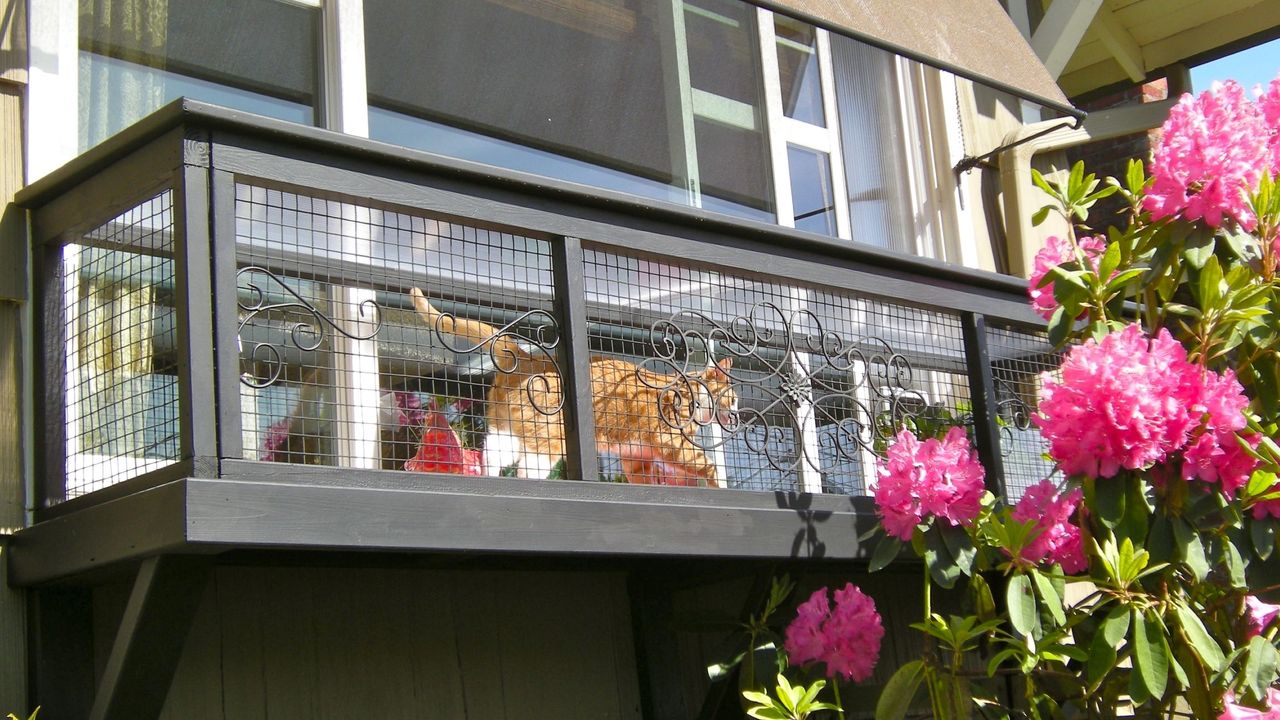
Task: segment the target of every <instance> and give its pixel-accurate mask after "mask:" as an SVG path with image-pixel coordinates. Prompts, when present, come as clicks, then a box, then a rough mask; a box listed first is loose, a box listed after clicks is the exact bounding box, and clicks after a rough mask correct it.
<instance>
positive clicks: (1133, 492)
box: [1116, 475, 1151, 544]
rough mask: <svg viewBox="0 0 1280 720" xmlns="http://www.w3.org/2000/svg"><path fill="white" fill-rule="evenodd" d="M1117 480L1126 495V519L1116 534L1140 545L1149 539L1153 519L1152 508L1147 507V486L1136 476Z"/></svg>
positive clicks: (1122, 477)
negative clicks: (1148, 526) (1149, 527)
mask: <svg viewBox="0 0 1280 720" xmlns="http://www.w3.org/2000/svg"><path fill="white" fill-rule="evenodd" d="M1116 479H1117V480H1121V485H1122V486H1123V488H1124V493H1125V496H1124V519H1123V521H1122V522H1121V523H1120V526H1119V527H1118V528H1116V534H1117V535H1119V536H1120V537H1122V538H1131V539H1132V540H1133V542H1134V543H1135V544H1140V543H1142V542H1143V541H1144V540H1146V538H1147V523H1148V522H1149V520H1150V518H1151V507H1150V506H1148V505H1147V496H1146V490H1147V484H1146V482H1145V481H1144V480H1143V479H1142V478H1141V477H1138V476H1136V475H1134V476H1131V477H1124V476H1121V477H1120V478H1116Z"/></svg>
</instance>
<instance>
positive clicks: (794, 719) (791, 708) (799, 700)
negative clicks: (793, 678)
mask: <svg viewBox="0 0 1280 720" xmlns="http://www.w3.org/2000/svg"><path fill="white" fill-rule="evenodd" d="M826 686H827V683H826V681H825V680H816V681H814V683H813V684H812V685H809V686H807V687H806V686H804V685H801V684H798V683H797V684H796V685H794V686H793V685H792V684H791V683H790V682H788V681H787V677H786V676H785V675H783V674H781V673H779V674H778V685H777V687H776V688H774V695H773V696H772V697H771V696H769V695H768V694H766V693H762V692H757V691H754V690H744V691H743V692H742V697H744V698H745V699H746V700H747V701H748V702H749V703H751V706H750V707H748V708H747V714H748V715H750V716H751V717H753V718H757V719H758V720H805V718H807V717H809V716H810V715H812V714H813V713H815V712H817V711H819V710H836V709H838V708H837V707H836V706H835V705H832V704H831V703H827V702H821V701H819V700H818V699H817V698H818V693H819V692H822V688H824V687H826Z"/></svg>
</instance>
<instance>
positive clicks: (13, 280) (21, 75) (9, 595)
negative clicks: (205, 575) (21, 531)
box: [0, 0, 27, 715]
mask: <svg viewBox="0 0 1280 720" xmlns="http://www.w3.org/2000/svg"><path fill="white" fill-rule="evenodd" d="M26 27H27V20H26V3H25V2H24V0H0V257H3V258H4V260H3V262H0V531H2V532H3V533H4V535H5V538H6V539H5V540H3V541H0V561H5V562H3V565H4V567H5V570H3V571H0V575H2V574H4V573H7V568H8V562H7V557H6V555H7V553H8V549H9V548H8V541H7V534H8V533H10V532H12V531H13V530H14V529H17V528H20V527H22V526H23V525H24V523H25V520H26V513H25V493H24V485H25V482H24V479H23V452H22V448H23V444H22V433H23V423H22V331H21V326H22V324H21V317H22V311H23V306H22V304H21V303H20V302H15V301H21V300H24V299H25V296H26V257H27V253H26V234H25V228H26V223H25V222H24V217H25V213H23V211H22V210H21V209H20V208H17V207H15V206H13V205H12V204H11V201H12V200H13V195H14V193H16V192H17V191H18V189H19V188H21V187H22V182H23V158H24V157H25V155H24V152H23V134H22V102H23V96H24V94H25V85H24V84H23V83H25V82H26V79H27V52H26V44H27V43H26ZM0 580H3V581H4V582H0V715H3V714H4V713H8V712H10V711H16V712H19V713H22V712H23V709H24V708H25V705H26V695H27V675H26V663H25V662H24V659H25V658H26V602H25V593H24V592H23V591H20V590H13V589H11V588H10V587H9V584H8V582H7V578H6V577H0Z"/></svg>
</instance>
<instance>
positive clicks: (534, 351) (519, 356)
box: [432, 309, 565, 415]
mask: <svg viewBox="0 0 1280 720" xmlns="http://www.w3.org/2000/svg"><path fill="white" fill-rule="evenodd" d="M462 322H473V323H476V324H477V325H479V326H481V327H482V328H484V330H485V332H486V337H485V338H484V339H483V340H481V341H480V342H477V343H475V344H474V345H471V346H468V347H461V348H459V347H454V346H453V345H451V344H450V342H449V341H448V337H450V334H449V333H446V332H445V331H444V329H443V328H444V325H446V324H448V325H454V324H455V323H462ZM523 326H531V327H532V328H533V333H532V337H526V336H524V335H521V334H519V333H517V332H516V329H517V328H520V327H523ZM559 329H560V327H559V325H558V324H557V323H556V318H555V316H554V315H552V314H551V313H549V312H547V311H546V310H537V309H534V310H528V311H526V312H524V313H521V314H520V315H519V316H517V317H516V318H515V319H514V320H511V321H510V322H508V323H506V324H505V325H503V326H502V327H495V326H493V325H489V324H488V323H481V322H479V321H475V320H471V321H463V320H458V319H457V317H456V316H454V315H453V314H452V313H445V312H442V313H440V314H439V316H438V317H437V318H436V320H435V325H434V327H433V328H432V330H434V331H435V334H436V338H437V339H438V340H439V341H440V343H441V344H442V345H444V346H445V347H449V348H451V349H452V350H453V351H454V352H456V353H460V354H468V353H474V352H486V353H487V354H488V355H489V359H490V361H492V362H493V367H494V369H495V370H496V371H498V372H499V373H502V374H505V375H517V374H519V375H527V377H526V379H525V380H524V382H523V386H524V391H525V393H526V397H528V398H529V404H530V405H531V406H532V407H533V408H534V409H535V410H537V411H538V412H539V413H542V414H543V415H555V414H556V413H558V412H560V411H561V410H563V409H564V401H565V397H564V392H563V391H562V389H561V386H560V370H559V366H558V365H557V364H556V356H555V349H556V348H557V347H558V346H559V345H560V333H559ZM486 346H487V347H486Z"/></svg>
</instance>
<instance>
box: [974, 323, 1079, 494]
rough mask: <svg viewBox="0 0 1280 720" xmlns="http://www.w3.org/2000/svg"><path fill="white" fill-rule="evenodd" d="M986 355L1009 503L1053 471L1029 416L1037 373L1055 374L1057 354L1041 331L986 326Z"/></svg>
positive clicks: (1037, 384) (1037, 392) (1034, 401)
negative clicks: (988, 363) (995, 408)
mask: <svg viewBox="0 0 1280 720" xmlns="http://www.w3.org/2000/svg"><path fill="white" fill-rule="evenodd" d="M987 351H988V353H989V355H990V358H991V374H992V379H993V381H994V384H995V391H996V404H997V412H998V415H997V417H998V420H997V422H998V424H999V427H1000V453H1001V455H1002V456H1003V460H1004V475H1005V478H1004V479H1005V489H1006V491H1007V493H1008V496H1009V497H1008V499H1009V500H1010V501H1011V502H1014V501H1017V500H1018V498H1021V497H1022V494H1023V492H1025V491H1026V489H1027V488H1028V487H1030V486H1031V485H1033V484H1035V483H1037V482H1039V481H1040V480H1043V479H1045V478H1047V477H1049V476H1050V475H1051V474H1052V473H1053V470H1054V466H1053V463H1052V462H1050V461H1049V460H1048V459H1047V457H1046V456H1045V452H1046V450H1047V449H1048V445H1047V444H1046V443H1045V442H1044V439H1043V438H1042V437H1041V436H1040V430H1039V428H1037V427H1036V426H1035V425H1033V424H1032V423H1031V416H1032V414H1033V413H1034V412H1035V408H1036V405H1037V403H1038V401H1039V396H1040V387H1041V385H1042V384H1043V383H1042V382H1041V373H1044V372H1050V373H1054V372H1057V370H1058V367H1059V365H1060V364H1061V354H1060V353H1057V352H1054V350H1053V346H1052V345H1050V344H1049V340H1048V337H1047V336H1046V335H1045V334H1044V333H1042V332H1033V331H1023V330H1013V329H1009V328H1000V327H988V328H987Z"/></svg>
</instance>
